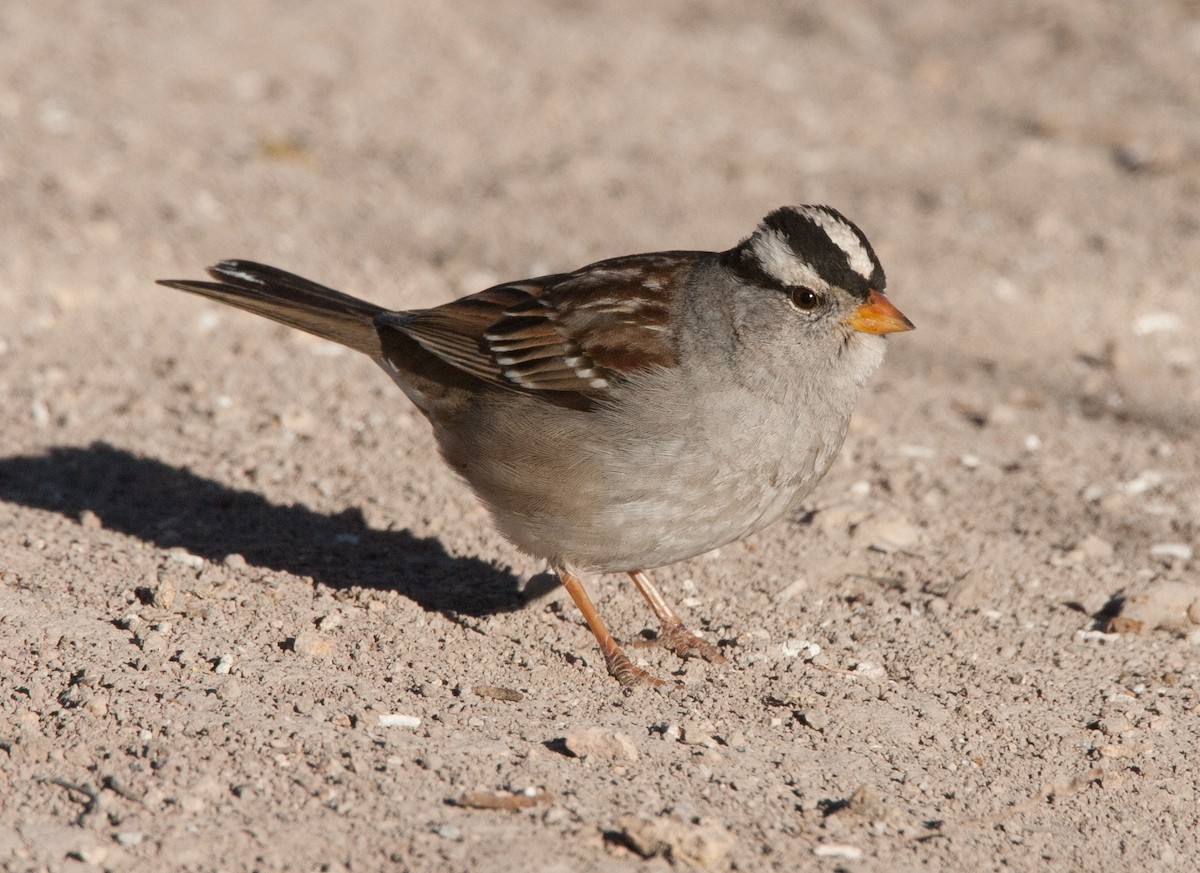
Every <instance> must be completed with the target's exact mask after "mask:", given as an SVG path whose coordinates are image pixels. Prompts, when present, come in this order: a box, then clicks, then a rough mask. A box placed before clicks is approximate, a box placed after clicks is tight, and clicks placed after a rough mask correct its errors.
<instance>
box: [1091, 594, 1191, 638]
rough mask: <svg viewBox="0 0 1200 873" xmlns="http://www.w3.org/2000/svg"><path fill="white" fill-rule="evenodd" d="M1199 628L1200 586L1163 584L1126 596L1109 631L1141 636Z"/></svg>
mask: <svg viewBox="0 0 1200 873" xmlns="http://www.w3.org/2000/svg"><path fill="white" fill-rule="evenodd" d="M1196 625H1200V583H1197V582H1159V583H1157V584H1155V585H1151V586H1150V587H1149V588H1147V589H1146V590H1145V591H1142V592H1139V593H1137V594H1130V595H1129V596H1128V597H1126V598H1125V600H1124V602H1123V603H1122V604H1121V612H1120V613H1119V614H1118V615H1116V616H1114V617H1113V618H1112V619H1111V620H1110V621H1109V623H1108V627H1107V630H1109V631H1110V632H1117V633H1130V632H1132V633H1139V632H1141V631H1142V630H1143V629H1154V628H1162V629H1163V630H1168V631H1175V632H1177V633H1186V632H1188V631H1190V630H1191V629H1192V628H1193V627H1195V626H1196Z"/></svg>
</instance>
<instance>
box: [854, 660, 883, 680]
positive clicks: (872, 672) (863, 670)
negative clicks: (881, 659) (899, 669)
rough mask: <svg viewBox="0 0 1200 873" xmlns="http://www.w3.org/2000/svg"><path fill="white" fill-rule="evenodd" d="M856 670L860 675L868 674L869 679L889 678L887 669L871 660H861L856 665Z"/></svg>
mask: <svg viewBox="0 0 1200 873" xmlns="http://www.w3.org/2000/svg"><path fill="white" fill-rule="evenodd" d="M854 672H855V673H857V674H858V675H860V676H866V677H867V678H868V679H875V680H877V681H883V680H884V679H886V678H887V670H885V669H884V668H883V667H882V666H881V665H879V664H875V663H872V662H871V661H860V662H859V663H858V664H856V665H855V667H854Z"/></svg>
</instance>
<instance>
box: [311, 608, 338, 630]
mask: <svg viewBox="0 0 1200 873" xmlns="http://www.w3.org/2000/svg"><path fill="white" fill-rule="evenodd" d="M341 624H342V614H341V613H340V612H331V613H329V614H327V615H323V616H321V617H320V618H318V619H317V627H318V628H320V629H321V630H323V631H331V630H333V629H334V628H336V627H341Z"/></svg>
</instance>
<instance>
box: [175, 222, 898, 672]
mask: <svg viewBox="0 0 1200 873" xmlns="http://www.w3.org/2000/svg"><path fill="white" fill-rule="evenodd" d="M208 272H209V274H210V275H211V276H212V277H213V278H214V279H215V280H216V281H215V282H194V281H187V280H165V281H163V282H161V284H163V285H167V286H170V287H172V288H179V289H182V290H184V291H191V292H194V293H196V294H201V295H203V296H205V297H210V298H212V299H214V300H220V301H221V302H223V303H228V304H231V305H233V306H237V307H240V308H242V309H246V310H249V311H250V312H255V313H258V314H259V315H265V316H266V317H267V318H271V319H274V320H275V321H279V322H282V323H283V324H287V325H291V326H292V327H296V328H299V329H300V330H305V331H308V332H309V333H313V334H316V335H317V336H320V337H324V338H326V339H331V340H333V341H335V342H339V343H342V344H343V345H346V346H349V347H350V348H352V349H357V350H358V351H360V352H363V353H365V354H367V355H368V356H369V357H370V358H371V359H372V360H374V361H375V362H376V363H378V364H379V365H380V366H381V367H383V368H384V369H385V370H386V371H387V372H388V374H389V375H391V377H392V378H393V379H394V380H395V381H396V382H397V384H399V386H400V388H401V389H402V390H403V391H404V393H405V394H407V395H408V397H409V399H411V400H412V401H413V403H415V404H416V405H417V407H418V408H419V409H420V410H421V412H423V413H424V414H425V416H426V417H427V418H428V419H429V421H430V423H431V424H432V425H433V431H434V434H435V436H436V438H437V441H438V445H439V446H440V447H441V452H442V455H443V457H444V458H445V459H446V461H447V463H449V465H450V466H451V467H452V468H454V470H455V471H456V472H457V473H458V474H459V475H461V476H462V477H463V479H465V480H466V481H467V482H468V483H469V484H470V485H471V487H472V488H473V489H474V490H475V493H476V494H478V495H479V497H480V498H481V499H482V500H483V502H484V503H485V504H486V505H487V507H488V509H489V510H490V511H491V514H492V516H493V518H494V519H495V522H496V526H497V527H498V528H499V529H500V531H501V532H502V533H503V534H504V535H505V536H506V537H508V538H509V539H510V540H511V541H512V542H513V543H515V544H516V545H517V546H518V547H520V548H521V549H523V550H525V551H526V552H528V553H529V554H531V555H534V556H536V557H539V558H544V559H545V560H547V561H549V562H550V564H551V566H553V567H554V569H555V570H556V571H557V573H558V575H559V578H560V579H561V580H562V583H563V585H564V586H566V588H567V591H568V592H570V594H571V597H572V598H573V599H574V601H575V603H576V604H577V605H578V607H579V609H580V610H581V611H582V612H583V616H584V618H585V619H586V620H587V623H588V625H589V626H590V628H591V630H592V633H593V634H595V636H596V639H597V640H598V641H599V643H600V648H601V650H602V651H603V653H604V657H605V660H606V662H607V665H608V670H609V672H610V673H611V674H612V675H613V676H615V677H616V678H617V679H618V680H619V681H620V682H621V683H622V684H625V685H628V684H632V683H636V682H639V681H650V682H657V681H658V680H657V679H654V677H652V676H649V675H648V674H646V673H645V672H644V671H642V670H641V669H639V668H637V667H635V666H634V665H633V664H632V663H631V662H630V661H629V659H628V658H627V657H626V656H625V654H624V652H622V651H621V648H620V647H619V646H618V645H617V643H616V641H615V640H614V639H613V637H612V635H611V634H610V633H609V631H608V628H607V627H605V625H604V622H603V621H602V620H601V619H600V616H599V615H598V614H597V612H596V608H595V606H593V604H592V602H591V600H590V599H589V597H588V595H587V593H586V592H585V591H584V589H583V584H582V582H581V581H580V579H579V576H578V575H577V571H578V570H581V569H587V570H594V571H601V572H624V573H628V574H629V575H630V577H632V579H633V581H634V584H635V585H636V586H637V587H638V590H639V591H641V593H642V595H643V596H644V597H645V598H646V600H647V601H648V602H649V603H650V606H651V607H652V608H653V609H654V612H655V614H656V615H657V616H658V618H659V620H660V622H661V623H662V627H663V632H662V635H661V639H662V641H663V642H665V643H666V644H667V645H668V646H669V647H670V648H671V649H672V650H673V651H675V652H676V653H678V654H680V655H684V656H686V655H691V654H698V655H701V656H703V657H707V658H709V659H710V660H720V659H721V655H720V652H719V650H718V649H717V647H716V646H714V645H712V644H711V643H708V642H706V641H704V640H703V639H701V638H700V637H698V636H696V635H695V634H693V633H692V632H691V631H689V630H688V629H687V628H686V627H684V625H683V623H682V622H681V621H680V619H679V617H678V616H677V615H676V614H675V612H674V611H673V610H672V609H671V607H670V606H669V605H668V604H667V602H666V601H665V600H664V599H663V597H662V595H661V594H660V593H659V592H658V590H657V589H656V588H655V587H654V586H653V585H652V584H651V582H650V580H649V578H648V577H647V576H646V574H645V572H644V571H645V570H646V569H648V568H653V567H661V566H663V565H665V564H671V563H674V562H675V561H682V560H684V559H686V558H691V557H693V556H694V555H698V554H700V553H702V552H706V551H709V550H710V549H714V548H717V547H718V546H721V545H723V544H725V543H728V542H732V541H734V540H738V539H741V538H743V537H746V536H748V535H750V534H752V533H754V532H755V531H757V530H759V529H760V528H762V527H764V526H766V525H768V524H770V523H771V522H772V521H774V520H775V519H777V518H779V517H780V516H782V515H784V514H786V513H788V512H789V511H791V510H794V509H795V508H796V507H797V505H798V504H799V503H800V501H801V500H802V499H803V498H804V496H805V495H807V494H808V493H809V491H810V490H812V488H813V486H814V485H815V484H816V483H817V481H818V480H819V479H820V478H821V477H822V476H823V475H824V474H825V472H826V471H827V470H828V469H829V465H830V464H831V463H832V461H833V459H834V456H835V455H836V454H837V452H838V450H839V449H840V448H841V445H842V440H843V438H844V436H845V434H846V427H847V425H848V424H849V421H850V414H851V411H852V409H853V407H854V404H855V401H856V400H857V398H858V394H859V391H860V389H861V388H862V386H863V383H864V382H865V381H866V379H867V377H868V376H870V375H871V373H872V372H873V371H874V370H875V369H876V368H877V367H878V366H879V364H880V362H881V361H882V360H883V353H884V347H885V342H884V338H883V334H887V333H891V332H894V331H903V330H910V329H911V328H912V323H911V322H909V320H908V319H907V318H905V317H904V316H903V315H901V314H900V312H899V311H898V310H897V309H896V308H895V307H893V306H892V304H891V303H889V302H888V300H887V299H886V298H885V297H884V296H883V293H882V292H883V288H884V276H883V269H882V268H881V267H880V265H879V261H878V259H877V258H876V257H875V253H874V251H872V249H871V245H870V243H868V242H867V238H866V237H865V236H864V235H863V233H862V231H860V230H859V229H858V228H857V227H856V226H855V225H854V224H853V223H852V222H851V221H849V220H848V219H847V218H845V217H844V216H842V215H841V214H840V213H839V212H837V211H836V210H834V209H831V208H829V207H827V206H795V207H784V208H782V209H777V210H775V211H774V212H772V213H771V214H770V215H768V216H767V217H766V218H765V219H763V221H762V223H761V224H760V225H759V226H758V228H757V229H756V230H755V231H754V233H753V234H752V235H751V236H750V237H749V238H748V239H746V240H744V241H743V242H741V243H740V244H738V245H737V246H735V247H733V248H732V249H730V250H728V251H726V252H720V253H717V252H687V251H672V252H659V253H653V254H643V255H629V256H626V257H619V258H613V259H611V260H606V261H600V262H598V263H595V264H591V265H589V266H586V267H583V268H581V269H578V270H575V271H574V272H570V273H560V274H556V275H553V276H544V277H541V278H537V279H526V280H523V281H519V282H508V283H505V284H503V285H497V286H495V287H494V288H489V289H487V290H485V291H481V292H479V293H478V294H473V295H471V296H469V297H464V298H462V299H461V300H456V301H454V302H452V303H447V304H445V305H443V306H438V307H435V308H433V309H418V310H413V311H410V312H393V311H389V310H387V309H383V308H382V307H379V306H376V305H374V304H371V303H367V302H364V301H362V300H358V299H356V298H354V297H350V296H348V295H346V294H342V293H339V292H337V291H333V290H331V289H329V288H325V287H323V286H321V285H317V284H315V283H314V282H310V281H308V280H307V279H302V278H300V277H299V276H294V275H292V274H290V273H285V272H283V271H282V270H277V269H275V268H274V267H267V266H263V265H261V264H255V263H251V262H248V261H223V262H221V263H219V264H217V265H216V266H214V267H211V268H210V269H209V270H208Z"/></svg>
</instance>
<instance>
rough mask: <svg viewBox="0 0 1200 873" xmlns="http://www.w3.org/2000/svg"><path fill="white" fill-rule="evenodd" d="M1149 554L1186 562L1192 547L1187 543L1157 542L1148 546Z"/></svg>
mask: <svg viewBox="0 0 1200 873" xmlns="http://www.w3.org/2000/svg"><path fill="white" fill-rule="evenodd" d="M1150 555H1151V556H1152V557H1155V558H1167V559H1169V560H1172V561H1179V562H1181V563H1184V564H1186V563H1187V562H1188V561H1190V560H1191V559H1192V547H1191V546H1189V545H1188V544H1187V543H1157V544H1155V545H1153V546H1151V547H1150Z"/></svg>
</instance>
